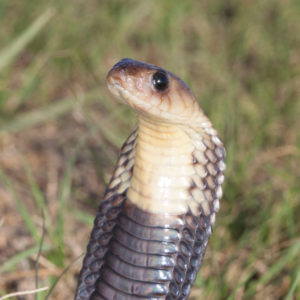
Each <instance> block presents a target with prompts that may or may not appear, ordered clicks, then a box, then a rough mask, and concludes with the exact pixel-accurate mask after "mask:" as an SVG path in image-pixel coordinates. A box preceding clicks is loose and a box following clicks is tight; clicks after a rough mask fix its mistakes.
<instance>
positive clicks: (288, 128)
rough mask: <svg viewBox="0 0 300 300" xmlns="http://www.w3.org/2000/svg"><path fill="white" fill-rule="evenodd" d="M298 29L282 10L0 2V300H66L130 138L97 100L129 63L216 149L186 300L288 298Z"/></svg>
mask: <svg viewBox="0 0 300 300" xmlns="http://www.w3.org/2000/svg"><path fill="white" fill-rule="evenodd" d="M299 20H300V2H299V1H296V0H295V1H292V0H277V1H276V0H274V1H272V0H270V1H268V0H266V1H258V0H251V1H250V0H245V1H234V0H232V1H230V0H229V1H217V0H202V1H193V0H190V1H182V0H172V1H167V0H165V1H157V0H155V1H148V0H140V1H138V0H130V1H121V0H120V1H114V0H112V1H108V0H107V1H105V0H102V1H99V0H98V1H97V0H73V1H60V0H49V1H39V0H31V1H17V0H1V1H0V297H1V296H4V295H7V294H9V293H12V292H16V291H23V290H30V289H34V288H35V287H36V286H38V287H45V286H48V287H49V289H48V290H47V291H44V292H41V293H39V294H38V295H37V296H18V297H14V298H12V299H47V298H48V299H61V300H64V299H72V298H73V295H74V292H75V288H76V282H77V279H78V274H79V270H80V268H81V263H82V257H80V255H81V254H82V253H83V252H84V251H85V248H86V245H87V242H88V239H89V234H90V230H91V227H92V223H93V219H94V216H95V213H96V210H97V207H98V204H99V201H100V199H101V197H102V195H103V192H104V188H105V185H106V184H107V182H108V180H109V178H110V176H111V174H112V170H113V166H114V164H115V161H116V158H117V155H118V149H119V147H120V146H121V144H122V143H123V141H124V140H125V138H126V137H127V136H128V135H129V133H130V132H131V130H132V129H133V127H134V124H135V116H134V113H133V112H132V111H131V110H130V109H129V108H127V107H124V106H121V105H119V104H117V103H116V102H115V101H114V100H113V99H112V97H111V96H110V95H109V94H108V91H107V89H106V87H105V76H106V74H107V72H108V71H109V69H110V68H111V66H112V65H113V64H114V63H116V62H117V61H119V60H120V59H121V58H124V57H130V58H133V59H137V60H142V61H146V62H149V63H153V64H156V65H159V66H161V67H163V68H165V69H167V70H169V71H171V72H173V73H175V74H176V75H178V76H180V77H181V78H182V79H183V80H184V81H185V82H186V83H187V84H188V85H189V86H190V87H191V89H192V90H193V91H194V93H195V95H196V97H197V99H198V100H199V102H200V104H201V106H202V108H203V109H204V110H205V112H206V114H207V115H208V116H209V117H210V118H211V120H212V121H213V123H214V125H215V127H216V128H217V130H218V131H219V133H220V135H221V137H222V138H223V140H224V142H225V145H226V148H227V152H228V158H227V166H228V167H227V172H226V181H225V193H224V197H223V200H222V202H221V211H220V213H219V214H218V216H217V222H216V226H215V228H214V233H213V235H212V238H211V240H210V243H209V247H208V250H207V254H206V257H205V260H204V264H203V267H202V269H201V271H200V273H199V275H198V277H197V280H196V284H195V287H194V288H193V290H192V295H191V299H211V300H215V299H300V254H299V253H300V238H299V233H300V224H299V219H300V204H299V203H300V184H299V183H300V168H299V166H300V160H299V156H300V99H299V95H300V93H299V92H300V77H299V75H300V34H299V32H300V21H299ZM78 257H79V258H78ZM76 259H77V260H76ZM37 260H38V262H39V263H38V264H37V263H36V261H37Z"/></svg>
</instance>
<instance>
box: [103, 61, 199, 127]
mask: <svg viewBox="0 0 300 300" xmlns="http://www.w3.org/2000/svg"><path fill="white" fill-rule="evenodd" d="M106 83H107V86H108V88H109V90H110V91H111V93H112V94H113V95H115V96H116V97H117V98H118V99H119V100H120V101H121V102H124V101H125V102H127V104H129V105H130V106H131V107H132V108H133V109H135V110H136V111H137V112H138V113H141V114H143V115H145V116H148V117H150V118H154V119H156V120H160V121H162V122H167V123H179V124H180V123H183V124H186V123H193V122H197V120H199V118H200V117H201V116H203V112H202V110H201V108H200V106H199V104H198V102H197V100H196V98H195V96H194V95H193V93H192V92H191V90H190V89H189V88H188V86H187V85H186V84H185V83H184V82H183V81H182V80H181V79H180V78H179V77H177V76H176V75H174V74H172V73H170V72H168V71H165V70H164V69H162V68H159V67H157V66H154V65H151V64H146V63H142V62H139V61H135V60H132V59H130V58H124V59H122V60H121V61H120V62H118V63H117V64H115V65H114V66H113V68H112V69H111V71H110V72H109V73H108V75H107V79H106Z"/></svg>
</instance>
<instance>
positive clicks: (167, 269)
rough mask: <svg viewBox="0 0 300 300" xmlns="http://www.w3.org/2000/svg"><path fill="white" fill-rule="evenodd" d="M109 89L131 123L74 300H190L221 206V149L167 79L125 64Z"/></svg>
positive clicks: (191, 99) (196, 109) (192, 100)
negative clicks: (130, 113)
mask: <svg viewBox="0 0 300 300" xmlns="http://www.w3.org/2000/svg"><path fill="white" fill-rule="evenodd" d="M106 84H107V87H108V89H109V91H110V92H111V93H112V95H113V96H115V97H116V98H117V99H118V100H119V101H121V102H122V103H125V104H127V105H129V106H130V107H131V108H132V109H133V110H134V111H135V113H136V118H137V124H136V127H135V129H134V130H133V131H132V133H131V134H130V135H129V137H128V138H127V140H126V141H125V143H124V144H123V146H122V147H121V150H120V154H119V158H118V161H117V163H116V167H115V169H114V172H113V175H112V177H111V180H110V181H109V183H108V185H107V187H106V190H105V193H104V196H103V198H102V199H101V201H100V205H99V209H98V211H97V214H96V217H95V221H94V226H93V229H92V232H91V235H90V240H89V243H88V246H87V251H86V255H85V257H84V260H83V264H82V268H81V271H80V275H79V279H78V284H77V289H76V295H75V299H76V300H86V299H93V300H100V299H109V300H110V299H122V300H129V299H132V300H135V299H136V300H141V299H152V300H154V299H156V300H162V299H168V300H171V299H188V297H189V295H190V291H191V287H192V285H193V284H194V281H195V279H196V275H197V273H198V271H199V269H200V267H201V264H202V260H203V257H204V254H205V251H206V248H207V244H208V240H209V238H210V236H211V234H212V226H213V225H214V223H215V219H216V213H217V212H218V211H219V208H220V199H221V197H222V184H223V182H224V171H225V168H226V164H225V156H226V151H225V148H224V145H223V142H222V141H221V139H220V137H219V135H218V133H217V131H216V129H215V128H214V127H213V125H212V123H211V121H210V120H209V118H208V117H207V116H206V115H205V113H204V112H203V110H202V108H201V107H200V104H199V102H198V101H197V100H196V97H195V96H194V94H193V93H192V91H191V90H190V89H189V88H188V86H187V85H186V84H185V83H184V82H183V81H182V80H181V79H180V78H179V77H177V76H176V75H174V74H172V73H171V72H168V71H166V70H164V69H162V68H160V67H157V66H154V65H152V64H147V63H143V62H140V61H136V60H133V59H129V58H125V59H122V60H120V61H119V62H118V63H117V64H115V65H114V66H113V67H112V69H111V70H110V71H109V73H108V75H107V78H106Z"/></svg>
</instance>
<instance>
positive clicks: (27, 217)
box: [0, 167, 40, 243]
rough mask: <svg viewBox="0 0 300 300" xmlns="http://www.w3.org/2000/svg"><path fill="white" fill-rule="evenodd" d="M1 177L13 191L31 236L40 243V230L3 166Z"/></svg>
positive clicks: (12, 193) (5, 184)
mask: <svg viewBox="0 0 300 300" xmlns="http://www.w3.org/2000/svg"><path fill="white" fill-rule="evenodd" d="M0 179H1V180H2V181H3V184H4V186H5V187H6V188H7V189H8V191H9V192H10V193H11V195H12V197H13V199H14V201H15V204H16V206H17V209H18V211H19V212H20V214H21V216H22V218H23V220H24V222H25V224H26V226H27V229H28V231H29V232H30V234H31V236H32V237H33V238H34V240H35V241H36V242H37V243H39V241H40V237H39V234H38V230H37V228H36V226H35V224H34V223H33V221H32V220H31V214H30V213H29V212H28V211H27V209H26V207H25V206H24V204H23V203H22V201H21V200H20V199H19V197H18V195H17V193H16V192H15V190H14V188H13V186H12V184H11V182H10V181H9V179H8V178H7V176H6V174H5V172H4V171H3V170H2V168H1V167H0Z"/></svg>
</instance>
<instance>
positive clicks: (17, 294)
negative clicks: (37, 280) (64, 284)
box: [0, 286, 49, 300]
mask: <svg viewBox="0 0 300 300" xmlns="http://www.w3.org/2000/svg"><path fill="white" fill-rule="evenodd" d="M48 288H49V287H48V286H45V287H43V288H39V289H34V290H30V291H21V292H15V293H11V294H8V295H5V296H3V297H1V298H0V300H4V299H8V298H12V297H16V296H24V295H30V294H36V293H39V292H43V291H46V290H48Z"/></svg>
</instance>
